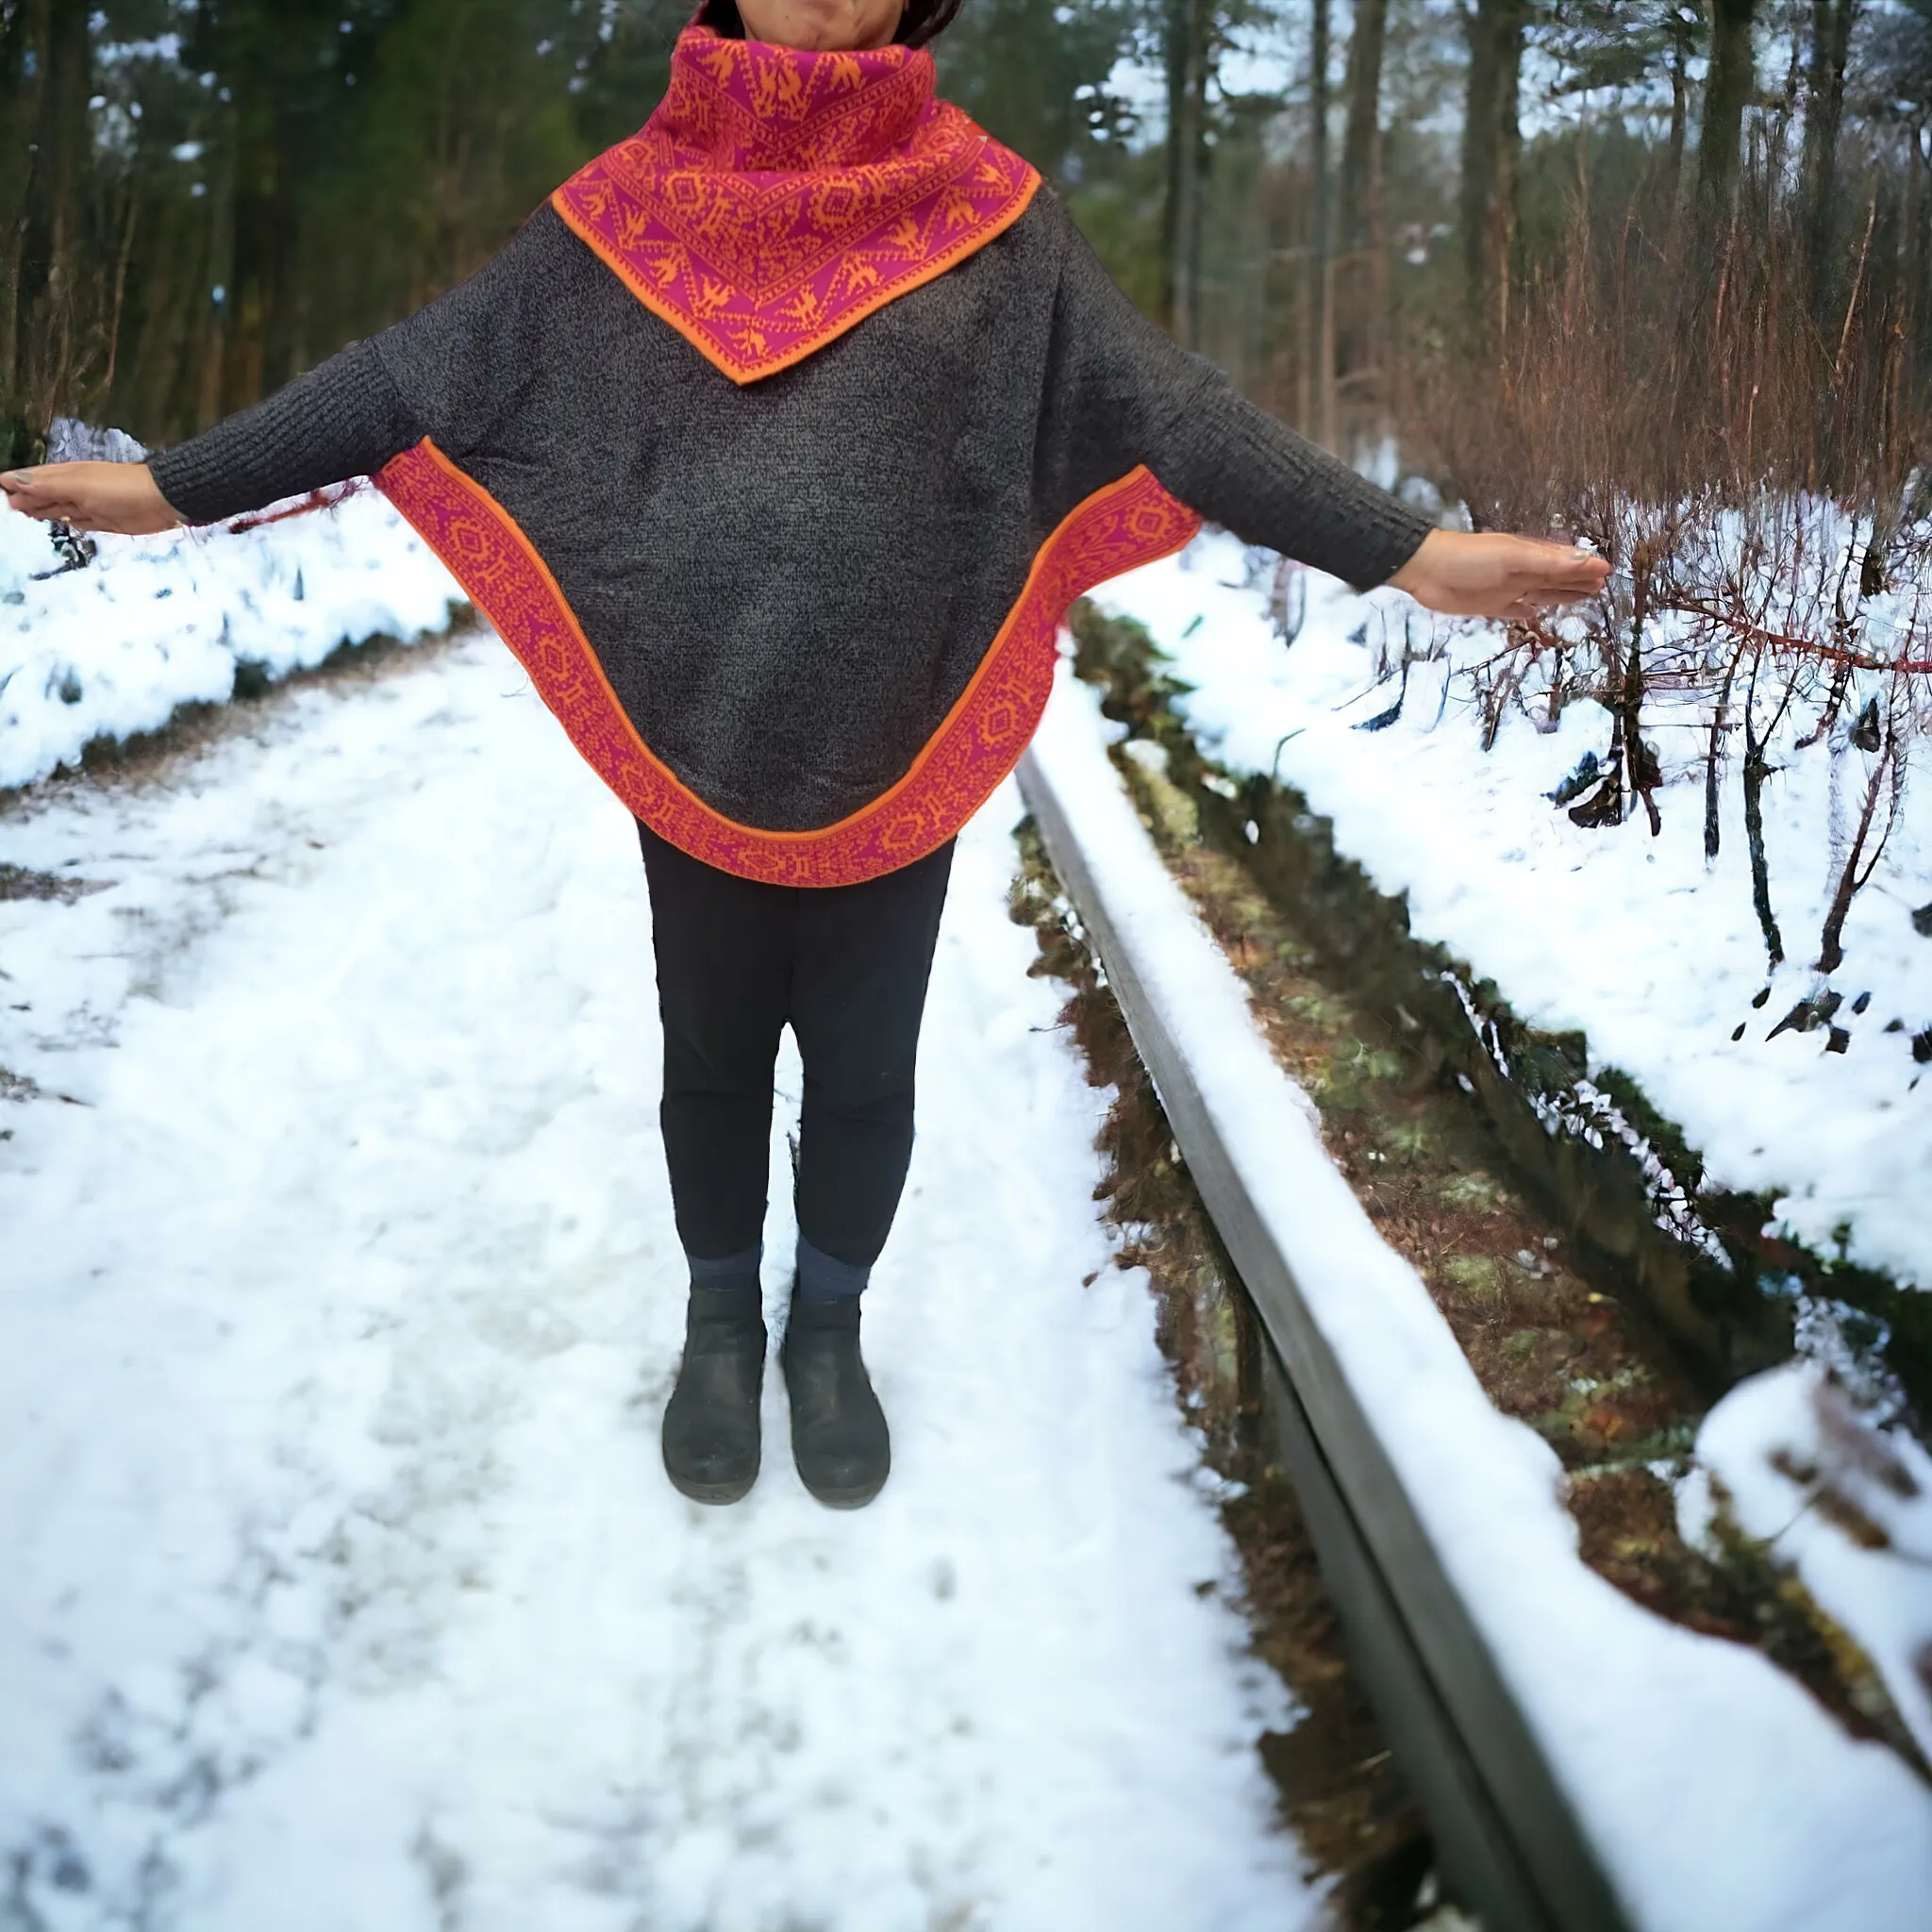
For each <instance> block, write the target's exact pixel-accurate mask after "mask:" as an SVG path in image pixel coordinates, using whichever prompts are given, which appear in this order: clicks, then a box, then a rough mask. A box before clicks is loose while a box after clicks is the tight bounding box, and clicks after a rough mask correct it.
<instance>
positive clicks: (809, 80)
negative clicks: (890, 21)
mask: <svg viewBox="0 0 1932 1932" xmlns="http://www.w3.org/2000/svg"><path fill="white" fill-rule="evenodd" d="M1039 186H1040V176H1039V175H1038V174H1036V173H1035V172H1034V170H1033V169H1032V168H1031V167H1029V166H1028V165H1027V164H1026V163H1025V162H1024V160H1022V159H1021V158H1020V157H1019V156H1018V155H1016V154H1013V153H1012V152H1010V151H1009V150H1008V149H1007V148H1004V147H1002V146H1001V145H1000V144H999V143H998V142H996V141H994V140H993V139H992V137H991V135H989V134H987V133H986V132H985V130H984V129H982V128H980V127H977V126H975V125H974V124H973V122H971V121H970V120H968V119H967V117H966V116H965V115H964V114H962V113H961V112H960V111H959V109H958V108H955V107H951V106H949V105H948V104H947V103H945V102H944V101H940V100H935V99H934V98H933V63H932V56H931V55H930V54H929V53H928V52H926V51H925V49H924V48H918V49H914V48H910V47H896V46H895V47H880V48H876V49H874V50H871V51H868V52H864V53H849V54H808V53H805V52H802V51H801V50H799V49H797V48H794V47H776V46H773V45H771V44H770V43H768V42H763V41H727V40H724V39H723V38H722V37H721V36H720V35H718V34H716V33H714V32H712V31H711V29H710V28H709V27H702V26H693V27H687V28H686V29H685V31H684V33H683V34H682V35H681V36H680V37H679V39H678V42H677V47H676V51H675V53H674V55H673V56H672V63H671V86H670V89H669V91H668V92H666V94H665V96H664V99H663V101H662V103H661V104H660V105H659V107H658V111H657V112H656V113H655V114H653V115H652V116H651V118H650V120H649V121H648V122H646V123H645V124H644V125H643V127H642V128H641V130H640V131H639V132H638V133H637V134H635V135H633V136H632V137H631V139H630V140H629V141H624V142H619V143H618V144H617V145H616V146H615V147H614V148H612V149H611V150H610V151H609V152H608V154H605V155H600V156H599V157H598V158H597V159H596V160H594V161H592V162H591V165H590V166H589V167H587V168H585V169H584V170H583V171H582V172H581V173H580V174H578V175H575V177H574V178H573V179H571V180H569V181H567V182H565V183H564V185H563V186H562V187H561V188H559V189H558V191H557V192H556V194H555V195H553V196H552V197H551V202H552V206H553V207H554V208H556V209H557V212H558V214H559V215H560V216H562V218H563V220H564V221H565V222H566V223H567V224H568V225H570V226H571V227H572V228H573V229H574V230H575V232H576V234H577V235H579V236H580V237H581V238H582V239H583V241H584V242H586V243H587V244H588V245H589V246H590V247H591V249H593V250H594V251H595V252H596V254H597V255H598V256H599V257H601V258H602V259H603V260H604V261H605V263H606V264H607V265H608V267H609V268H610V270H611V272H612V273H613V274H615V275H617V276H618V277H619V279H620V280H622V281H623V282H624V284H625V287H627V288H628V289H629V290H630V291H631V292H632V294H634V295H635V296H636V297H637V298H638V300H639V301H640V302H641V303H642V304H643V305H644V306H645V308H649V309H650V310H651V311H652V312H653V313H654V314H656V315H658V316H659V317H661V318H662V319H663V320H664V321H665V322H667V323H669V324H670V325H671V326H672V327H673V328H675V329H676V330H677V332H678V333H679V334H680V335H681V336H683V337H684V338H685V340H686V341H689V342H690V343H691V345H692V346H693V347H694V348H695V349H697V350H698V351H699V353H700V354H702V355H703V356H705V357H706V358H708V360H709V361H710V362H711V363H712V364H713V365H714V366H715V367H717V368H718V369H720V370H722V371H723V372H724V375H728V376H729V377H730V378H731V380H732V381H733V382H737V383H747V382H756V381H758V380H759V379H760V378H761V377H763V376H767V375H774V374H775V373H776V372H777V371H778V370H780V369H785V368H789V367H790V366H791V364H792V363H794V362H798V361H801V360H803V359H804V358H806V357H807V356H809V355H811V354H813V353H814V352H815V351H816V350H818V349H821V348H823V347H824V345H825V344H826V343H827V342H829V341H833V340H834V339H836V338H837V337H839V336H841V335H842V334H843V333H844V332H845V331H846V330H847V329H849V328H852V327H854V326H856V325H858V323H860V322H862V321H863V320H864V319H865V318H866V317H867V316H868V315H870V314H872V313H873V312H874V310H876V309H878V308H883V307H884V306H885V305H886V304H887V303H888V302H891V301H893V300H895V299H896V298H897V297H899V296H900V295H903V294H907V293H908V292H910V291H912V290H914V289H917V288H919V287H921V286H922V285H923V284H924V283H926V282H929V281H930V280H932V278H933V277H934V276H935V275H943V274H944V273H945V272H946V270H948V269H949V268H952V267H954V266H955V265H956V264H958V262H960V261H963V260H964V259H965V258H967V257H968V256H969V255H971V254H972V253H973V252H974V250H975V249H978V248H981V247H983V246H984V245H985V244H986V243H987V242H991V241H992V240H993V239H994V238H995V237H996V236H998V235H1000V234H1002V233H1004V232H1005V230H1006V229H1007V228H1008V227H1009V226H1011V225H1012V224H1013V223H1014V222H1016V221H1018V220H1019V218H1020V216H1021V215H1022V214H1023V213H1024V210H1025V208H1026V205H1027V203H1028V202H1029V201H1031V200H1032V198H1033V194H1034V191H1035V190H1036V189H1037V188H1038V187H1039Z"/></svg>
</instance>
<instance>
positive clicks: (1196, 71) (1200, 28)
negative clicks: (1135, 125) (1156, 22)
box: [1166, 0, 1211, 349]
mask: <svg viewBox="0 0 1932 1932" xmlns="http://www.w3.org/2000/svg"><path fill="white" fill-rule="evenodd" d="M1210 24H1211V22H1210V15H1209V0H1168V9H1167V220H1166V229H1167V235H1166V241H1167V249H1166V254H1167V310H1168V326H1169V328H1170V330H1171V331H1172V332H1173V335H1174V340H1175V341H1177V342H1179V343H1180V345H1181V346H1182V347H1183V348H1184V349H1191V348H1192V347H1193V346H1194V344H1195V342H1196V341H1197V340H1198V338H1199V335H1200V322H1201V297H1200V287H1199V283H1200V262H1201V143H1202V135H1203V131H1204V126H1203V124H1204V121H1205V118H1206V116H1205V108H1206V106H1207V96H1208V28H1209V25H1210Z"/></svg>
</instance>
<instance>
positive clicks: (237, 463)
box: [0, 342, 423, 537]
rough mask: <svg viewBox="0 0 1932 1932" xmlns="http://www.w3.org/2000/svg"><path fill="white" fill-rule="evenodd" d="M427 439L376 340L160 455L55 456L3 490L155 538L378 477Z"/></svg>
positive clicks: (39, 510) (82, 522)
mask: <svg viewBox="0 0 1932 1932" xmlns="http://www.w3.org/2000/svg"><path fill="white" fill-rule="evenodd" d="M422 436H423V431H422V430H421V429H420V428H419V427H418V426H417V425H416V423H415V421H414V418H413V416H412V413H411V412H410V410H409V409H408V408H406V407H405V405H404V402H403V399H402V397H401V395H400V394H399V393H398V392H397V390H396V386H395V384H394V383H393V382H392V381H391V378H390V375H389V372H388V370H387V369H386V368H385V367H384V365H383V361H382V358H381V357H380V356H379V355H378V354H377V352H376V349H375V345H374V344H373V343H370V342H357V343H354V344H352V345H351V346H350V347H349V348H346V349H344V350H343V351H342V353H341V355H340V356H332V357H330V358H329V359H328V360H327V361H326V362H324V363H322V364H321V365H320V366H319V367H317V368H315V369H312V370H310V371H309V373H308V375H303V376H298V377H297V378H296V379H295V380H294V381H293V382H291V383H290V384H289V385H288V386H287V388H285V389H281V390H278V391H276V392H275V394H274V395H272V396H270V397H269V399H268V400H267V401H266V402H264V403H258V404H257V405H256V407H255V408H252V409H244V410H242V413H241V414H240V415H237V416H230V417H229V418H228V419H227V420H226V421H225V422H223V423H218V424H216V425H215V426H214V427H213V428H212V429H210V430H208V432H207V433H206V434H205V435H202V436H197V437H194V438H192V440H191V441H187V442H184V443H181V444H178V445H177V446H176V447H175V448H174V449H171V450H168V451H166V452H165V453H164V454H162V455H161V456H159V457H157V458H155V459H154V460H153V461H152V462H148V463H50V464H46V465H44V466H43V467H42V468H40V469H37V470H20V471H16V472H14V473H13V474H12V475H8V476H0V489H4V490H5V491H7V497H8V502H9V503H10V504H11V505H12V507H13V508H15V509H17V510H22V511H25V514H27V515H28V516H34V517H42V518H46V519H49V520H52V519H56V518H58V520H59V521H60V522H62V523H66V524H72V525H74V526H75V528H76V529H80V530H101V531H109V532H113V533H115V534H118V535H121V536H130V537H141V536H149V535H152V534H153V533H154V532H156V531H158V530H166V529H171V528H173V527H174V526H175V525H177V524H183V523H193V524H211V523H216V522H219V521H220V520H221V519H223V518H224V517H231V516H239V515H240V514H241V513H242V511H244V510H251V509H259V508H261V506H262V505H263V504H265V503H273V502H275V500H276V499H277V498H280V497H285V496H301V495H303V494H305V493H306V492H308V491H310V490H318V489H320V488H322V487H323V486H324V485H325V484H328V483H339V482H341V480H342V478H343V477H345V476H361V475H373V474H374V473H375V471H377V470H379V469H381V467H382V466H383V464H385V463H386V462H388V461H389V459H390V458H391V457H393V456H397V455H399V454H400V453H401V452H402V451H404V450H406V449H408V447H409V446H410V445H411V444H412V443H414V442H417V441H420V440H421V439H422Z"/></svg>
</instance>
